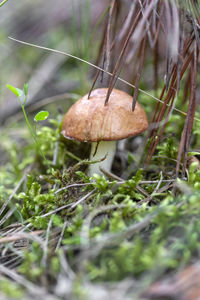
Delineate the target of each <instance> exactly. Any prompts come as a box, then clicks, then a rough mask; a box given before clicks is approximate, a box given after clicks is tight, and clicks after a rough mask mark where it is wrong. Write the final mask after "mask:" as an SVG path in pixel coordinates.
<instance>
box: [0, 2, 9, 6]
mask: <svg viewBox="0 0 200 300" xmlns="http://www.w3.org/2000/svg"><path fill="white" fill-rule="evenodd" d="M7 1H8V0H4V1H2V2H1V3H0V7H1V6H3V5H4V4H5V3H6V2H7Z"/></svg>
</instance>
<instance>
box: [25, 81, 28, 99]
mask: <svg viewBox="0 0 200 300" xmlns="http://www.w3.org/2000/svg"><path fill="white" fill-rule="evenodd" d="M24 95H25V96H27V95H28V83H25V84H24Z"/></svg>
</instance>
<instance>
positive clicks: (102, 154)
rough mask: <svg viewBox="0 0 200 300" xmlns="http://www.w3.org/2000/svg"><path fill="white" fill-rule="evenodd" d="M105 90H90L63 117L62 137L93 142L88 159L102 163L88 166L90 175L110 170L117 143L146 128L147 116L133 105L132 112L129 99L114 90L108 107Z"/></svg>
mask: <svg viewBox="0 0 200 300" xmlns="http://www.w3.org/2000/svg"><path fill="white" fill-rule="evenodd" d="M107 91H108V89H107V88H100V89H96V90H93V91H92V93H91V95H90V97H89V99H88V94H87V95H85V96H84V97H82V98H81V99H79V100H78V101H77V102H76V103H75V104H73V105H72V106H71V108H70V109H69V111H68V112H67V113H66V114H65V117H64V120H63V125H62V134H63V136H64V137H66V138H70V139H76V140H79V141H82V142H92V146H91V154H90V159H93V160H101V159H103V158H105V159H104V160H102V161H101V162H98V163H95V164H92V165H90V166H89V175H90V176H92V175H93V174H95V173H97V174H100V175H102V173H101V171H100V169H99V167H100V166H101V167H102V168H103V169H105V170H107V171H110V169H111V166H112V161H113V158H114V155H115V149H116V141H117V140H121V139H124V138H127V137H131V136H135V135H138V134H139V133H141V132H143V131H144V130H146V129H147V127H148V120H147V116H146V113H145V112H144V110H143V108H142V107H141V105H140V104H139V103H138V102H136V105H135V109H134V111H132V97H131V96H130V95H128V94H127V93H125V92H123V91H120V90H117V89H113V90H112V93H111V95H110V97H109V100H108V102H107V104H106V105H105V99H106V95H107Z"/></svg>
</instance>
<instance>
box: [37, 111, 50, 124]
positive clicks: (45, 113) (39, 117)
mask: <svg viewBox="0 0 200 300" xmlns="http://www.w3.org/2000/svg"><path fill="white" fill-rule="evenodd" d="M48 116H49V112H48V111H44V110H42V111H40V112H39V113H37V114H36V115H35V118H34V121H35V122H38V121H44V120H46V119H47V118H48Z"/></svg>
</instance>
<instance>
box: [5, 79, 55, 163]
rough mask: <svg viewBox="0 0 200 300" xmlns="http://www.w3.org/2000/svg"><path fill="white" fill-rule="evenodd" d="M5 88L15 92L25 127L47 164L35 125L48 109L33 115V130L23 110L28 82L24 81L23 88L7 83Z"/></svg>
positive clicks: (46, 114) (42, 118)
mask: <svg viewBox="0 0 200 300" xmlns="http://www.w3.org/2000/svg"><path fill="white" fill-rule="evenodd" d="M6 86H7V88H8V89H9V90H10V91H11V92H12V93H13V94H15V96H17V98H18V100H19V103H20V105H21V108H22V111H23V114H24V118H25V121H26V124H27V127H28V129H29V132H30V134H31V136H32V137H33V139H34V142H35V144H36V146H37V149H38V151H39V152H40V154H41V156H42V157H43V159H44V160H45V162H46V163H47V164H48V161H47V159H46V157H45V155H44V152H43V151H42V149H41V146H40V143H39V142H38V139H37V135H36V125H37V123H38V122H39V121H44V120H46V119H47V118H48V116H49V113H48V111H40V112H39V113H37V114H36V115H35V117H34V121H35V130H33V128H32V127H31V124H30V122H29V120H28V117H27V114H26V110H25V105H26V101H27V97H28V84H27V83H25V84H24V89H23V90H20V89H18V88H16V87H14V86H12V85H10V84H7V85H6ZM23 95H24V100H22V99H21V98H22V96H23Z"/></svg>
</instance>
